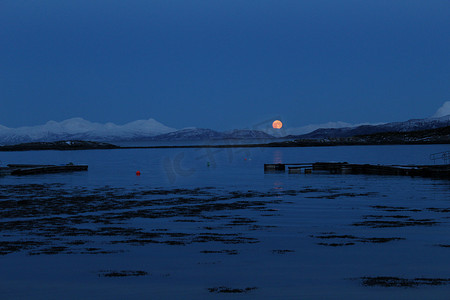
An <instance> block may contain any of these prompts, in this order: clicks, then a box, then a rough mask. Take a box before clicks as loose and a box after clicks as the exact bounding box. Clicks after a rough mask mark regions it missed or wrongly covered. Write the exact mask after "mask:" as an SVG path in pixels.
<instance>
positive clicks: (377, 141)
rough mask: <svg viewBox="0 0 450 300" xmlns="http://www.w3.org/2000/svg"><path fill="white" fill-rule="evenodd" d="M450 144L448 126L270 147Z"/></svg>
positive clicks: (301, 140)
mask: <svg viewBox="0 0 450 300" xmlns="http://www.w3.org/2000/svg"><path fill="white" fill-rule="evenodd" d="M403 144H406V145H407V144H413V145H414V144H450V126H445V127H440V128H435V129H426V130H416V131H407V132H379V133H374V134H365V135H356V136H351V137H334V138H322V139H296V140H292V141H287V142H275V143H270V144H269V146H271V147H315V146H345V145H403Z"/></svg>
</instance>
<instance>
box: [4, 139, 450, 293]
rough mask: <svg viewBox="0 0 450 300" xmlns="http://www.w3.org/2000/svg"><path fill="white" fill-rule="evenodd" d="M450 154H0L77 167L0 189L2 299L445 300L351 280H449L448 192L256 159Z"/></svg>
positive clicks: (367, 149)
mask: <svg viewBox="0 0 450 300" xmlns="http://www.w3.org/2000/svg"><path fill="white" fill-rule="evenodd" d="M447 150H448V146H445V145H433V146H355V147H323V148H234V149H136V150H133V149H130V150H93V151H64V152H62V151H35V152H11V153H1V154H0V160H1V161H2V164H3V165H5V164H7V163H43V164H66V163H68V162H73V163H75V164H88V165H89V171H88V172H80V173H73V174H50V175H37V176H26V177H12V176H10V177H2V178H0V189H1V190H0V203H1V205H2V214H1V216H2V217H1V219H0V222H1V226H2V227H1V229H0V230H1V232H0V233H1V236H0V241H1V244H0V245H1V248H0V253H1V254H2V255H1V256H0V263H1V266H2V268H1V270H0V291H1V293H2V295H3V296H2V297H6V298H8V299H20V298H23V299H28V298H37V299H49V298H54V299H60V298H65V299H68V298H73V299H80V298H103V299H111V298H117V299H119V298H125V297H127V298H143V297H145V298H150V297H151V298H156V299H158V298H159V299H163V298H166V299H167V298H173V299H180V298H183V299H225V298H236V297H239V298H246V299H255V298H257V299H316V298H320V299H338V298H354V299H361V298H365V299H379V298H380V297H385V298H388V299H394V298H395V299H423V298H429V299H430V298H432V299H448V295H449V294H450V284H442V285H423V284H422V285H419V286H417V287H415V288H411V287H385V286H383V285H382V284H381V285H380V284H375V285H374V286H370V284H367V281H365V279H364V278H378V279H379V278H380V277H382V276H384V277H386V276H389V277H395V278H398V280H402V279H404V280H414V278H428V279H430V280H431V279H433V280H435V283H436V282H438V281H436V280H440V279H449V278H450V271H449V270H450V259H449V258H448V257H449V254H450V239H449V237H450V227H449V220H450V219H449V217H450V212H449V210H450V182H449V181H445V180H434V179H427V178H410V177H391V176H364V175H327V174H287V173H277V174H264V172H263V164H264V163H298V162H316V161H347V162H351V163H372V164H432V162H431V161H430V160H429V155H430V154H432V153H436V152H441V151H447ZM136 171H140V172H141V176H136ZM139 272H141V273H139ZM139 274H140V275H143V276H137V275H139ZM117 275H123V276H117ZM397 282H399V281H397ZM404 282H405V281H404ZM412 282H413V281H410V283H412ZM439 282H440V283H444V282H443V281H439ZM449 283H450V282H449ZM414 284H417V281H415V282H414ZM368 285H369V286H368ZM230 292H234V293H230Z"/></svg>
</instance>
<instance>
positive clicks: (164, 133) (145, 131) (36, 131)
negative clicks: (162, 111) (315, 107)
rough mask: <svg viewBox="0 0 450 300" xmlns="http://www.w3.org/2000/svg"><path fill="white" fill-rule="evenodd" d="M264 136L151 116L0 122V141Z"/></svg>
mask: <svg viewBox="0 0 450 300" xmlns="http://www.w3.org/2000/svg"><path fill="white" fill-rule="evenodd" d="M265 138H267V139H273V138H274V137H273V136H271V135H269V134H267V133H264V132H262V131H257V130H233V131H229V132H218V131H214V130H211V129H203V128H185V129H181V130H176V129H173V128H170V127H167V126H165V125H163V124H161V123H159V122H157V121H155V120H154V119H149V120H138V121H134V122H131V123H128V124H125V125H116V124H114V123H106V124H100V123H94V122H90V121H86V120H84V119H82V118H73V119H68V120H65V121H62V122H55V121H49V122H47V123H46V124H44V125H39V126H29V127H20V128H7V127H5V126H1V125H0V145H13V144H20V143H29V142H54V141H61V140H80V141H97V142H119V141H181V140H183V141H184V140H193V141H199V140H220V139H265Z"/></svg>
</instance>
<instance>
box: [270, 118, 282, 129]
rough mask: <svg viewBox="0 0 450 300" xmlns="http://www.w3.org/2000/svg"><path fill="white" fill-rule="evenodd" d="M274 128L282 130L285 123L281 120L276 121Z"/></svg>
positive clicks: (273, 124)
mask: <svg viewBox="0 0 450 300" xmlns="http://www.w3.org/2000/svg"><path fill="white" fill-rule="evenodd" d="M272 127H273V128H275V129H280V128H281V127H283V123H281V121H280V120H275V121H273V123H272Z"/></svg>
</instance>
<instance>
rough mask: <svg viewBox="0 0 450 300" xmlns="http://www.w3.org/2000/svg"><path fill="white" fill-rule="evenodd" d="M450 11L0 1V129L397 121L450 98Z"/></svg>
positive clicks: (446, 7) (245, 0)
mask: <svg viewBox="0 0 450 300" xmlns="http://www.w3.org/2000/svg"><path fill="white" fill-rule="evenodd" d="M449 15H450V1H448V0H443V1H439V0H432V1H423V0H420V1H417V0H405V1H396V0H386V1H384V0H374V1H371V0H365V1H360V0H358V1H348V0H341V1H335V0H314V1H313V0H311V1H301V0H293V1H288V0H285V1H283V0H279V1H264V0H258V1H257V0H253V1H250V0H239V1H233V0H224V1H214V0H202V1H200V0H199V1H191V0H180V1H175V0H172V1H168V0H161V1H150V0H141V1H133V0H128V1H114V0H104V1H100V0H86V1H83V0H77V1H60V0H54V1H50V0H48V1H20V0H1V1H0V104H1V109H0V124H1V125H4V126H8V127H19V126H24V125H37V124H42V123H45V122H47V121H48V120H55V121H61V120H64V119H68V118H71V117H82V118H85V119H87V120H90V121H94V122H102V123H104V122H108V121H110V122H114V123H117V124H123V123H126V122H130V121H133V120H137V119H148V118H154V119H156V120H158V121H160V122H162V123H164V124H165V125H167V126H171V127H175V128H182V127H187V126H195V127H207V128H212V129H218V130H223V129H232V128H244V127H250V126H252V125H253V124H255V123H257V122H260V121H264V120H266V119H267V118H271V117H274V116H281V118H282V120H283V121H284V122H285V124H286V125H287V126H290V127H299V126H303V125H307V124H310V123H324V122H328V121H345V122H350V123H361V122H387V121H400V120H406V119H410V118H420V117H427V116H430V115H432V114H433V113H434V112H435V111H436V110H437V109H438V108H439V107H440V106H441V105H442V104H443V103H444V102H445V101H448V100H450V38H449V37H450V18H449Z"/></svg>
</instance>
